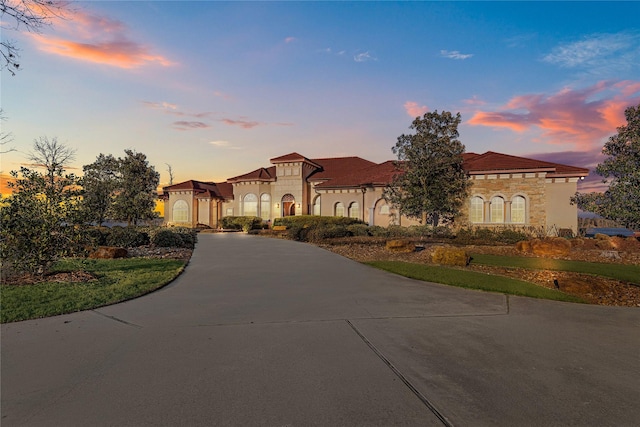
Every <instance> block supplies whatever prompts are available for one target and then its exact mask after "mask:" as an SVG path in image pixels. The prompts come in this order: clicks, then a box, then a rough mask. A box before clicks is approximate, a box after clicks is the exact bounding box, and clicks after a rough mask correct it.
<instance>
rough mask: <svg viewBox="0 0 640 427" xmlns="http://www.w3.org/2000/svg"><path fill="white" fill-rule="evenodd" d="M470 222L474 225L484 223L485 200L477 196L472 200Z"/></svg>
mask: <svg viewBox="0 0 640 427" xmlns="http://www.w3.org/2000/svg"><path fill="white" fill-rule="evenodd" d="M469 221H471V222H472V223H483V222H484V200H482V197H478V196H475V197H472V198H471V207H470V208H469Z"/></svg>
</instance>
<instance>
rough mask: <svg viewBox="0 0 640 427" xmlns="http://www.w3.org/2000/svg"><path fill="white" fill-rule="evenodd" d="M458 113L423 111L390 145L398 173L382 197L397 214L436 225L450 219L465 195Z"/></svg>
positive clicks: (456, 212)
mask: <svg viewBox="0 0 640 427" xmlns="http://www.w3.org/2000/svg"><path fill="white" fill-rule="evenodd" d="M460 122H461V117H460V113H457V114H456V115H455V116H454V115H453V114H451V113H450V112H448V111H443V112H442V113H438V111H434V112H429V113H426V114H425V115H424V116H423V117H417V118H416V119H415V120H414V121H413V123H412V124H411V126H410V127H409V128H410V129H413V130H415V134H410V135H404V134H403V135H401V136H399V137H398V141H397V143H396V145H395V146H394V147H393V148H392V151H393V153H394V154H396V155H397V156H398V161H397V162H396V167H397V169H398V171H399V173H398V174H397V175H396V176H395V177H394V179H393V181H392V183H391V184H390V185H389V186H388V187H387V188H386V189H385V198H386V199H387V200H388V201H389V202H391V203H392V204H393V205H394V206H396V207H397V208H399V211H400V214H403V215H406V216H408V217H412V218H420V219H422V220H423V221H424V222H429V223H432V224H434V225H437V224H438V223H439V222H440V220H444V221H452V220H453V219H454V218H455V217H456V216H457V215H458V214H459V212H460V208H461V207H462V205H463V204H464V201H465V200H466V198H467V194H468V188H469V185H470V183H469V180H468V178H467V174H466V173H465V171H464V169H463V168H462V154H463V153H464V150H465V147H464V145H463V144H462V143H461V142H460V140H459V139H458V137H459V133H458V125H459V124H460Z"/></svg>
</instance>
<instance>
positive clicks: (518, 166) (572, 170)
mask: <svg viewBox="0 0 640 427" xmlns="http://www.w3.org/2000/svg"><path fill="white" fill-rule="evenodd" d="M468 154H473V153H468ZM464 169H465V170H466V171H467V173H469V174H471V175H474V174H479V173H491V172H493V173H500V172H502V173H505V172H507V171H514V172H517V171H546V172H548V173H549V176H586V175H587V174H588V173H589V169H585V168H579V167H575V166H568V165H562V164H559V163H551V162H545V161H542V160H535V159H529V158H525V157H517V156H511V155H508V154H502V153H495V152H493V151H487V152H486V153H484V154H476V155H472V156H469V155H467V157H466V158H465V159H464Z"/></svg>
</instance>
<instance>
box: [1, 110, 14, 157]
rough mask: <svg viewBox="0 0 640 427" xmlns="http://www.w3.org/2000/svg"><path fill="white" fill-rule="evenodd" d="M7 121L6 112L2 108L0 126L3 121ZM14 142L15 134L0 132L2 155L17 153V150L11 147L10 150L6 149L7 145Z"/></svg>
mask: <svg viewBox="0 0 640 427" xmlns="http://www.w3.org/2000/svg"><path fill="white" fill-rule="evenodd" d="M5 120H7V117H6V116H5V115H4V110H3V109H2V108H0V126H1V123H2V122H3V121H5ZM12 141H13V134H12V133H11V132H4V131H2V130H0V147H3V149H0V154H5V153H10V152H12V151H16V149H15V148H13V147H11V148H9V149H4V146H5V144H8V143H10V142H12Z"/></svg>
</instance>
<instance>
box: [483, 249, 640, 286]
mask: <svg viewBox="0 0 640 427" xmlns="http://www.w3.org/2000/svg"><path fill="white" fill-rule="evenodd" d="M471 256H472V257H473V261H472V263H473V264H482V265H493V266H500V267H515V268H527V269H532V270H554V271H573V272H577V273H586V274H594V275H597V276H604V277H610V278H612V279H616V280H621V281H623V282H632V283H640V265H626V264H608V263H603V262H586V261H570V260H561V259H548V258H530V257H519V256H502V255H484V254H472V255H471Z"/></svg>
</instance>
